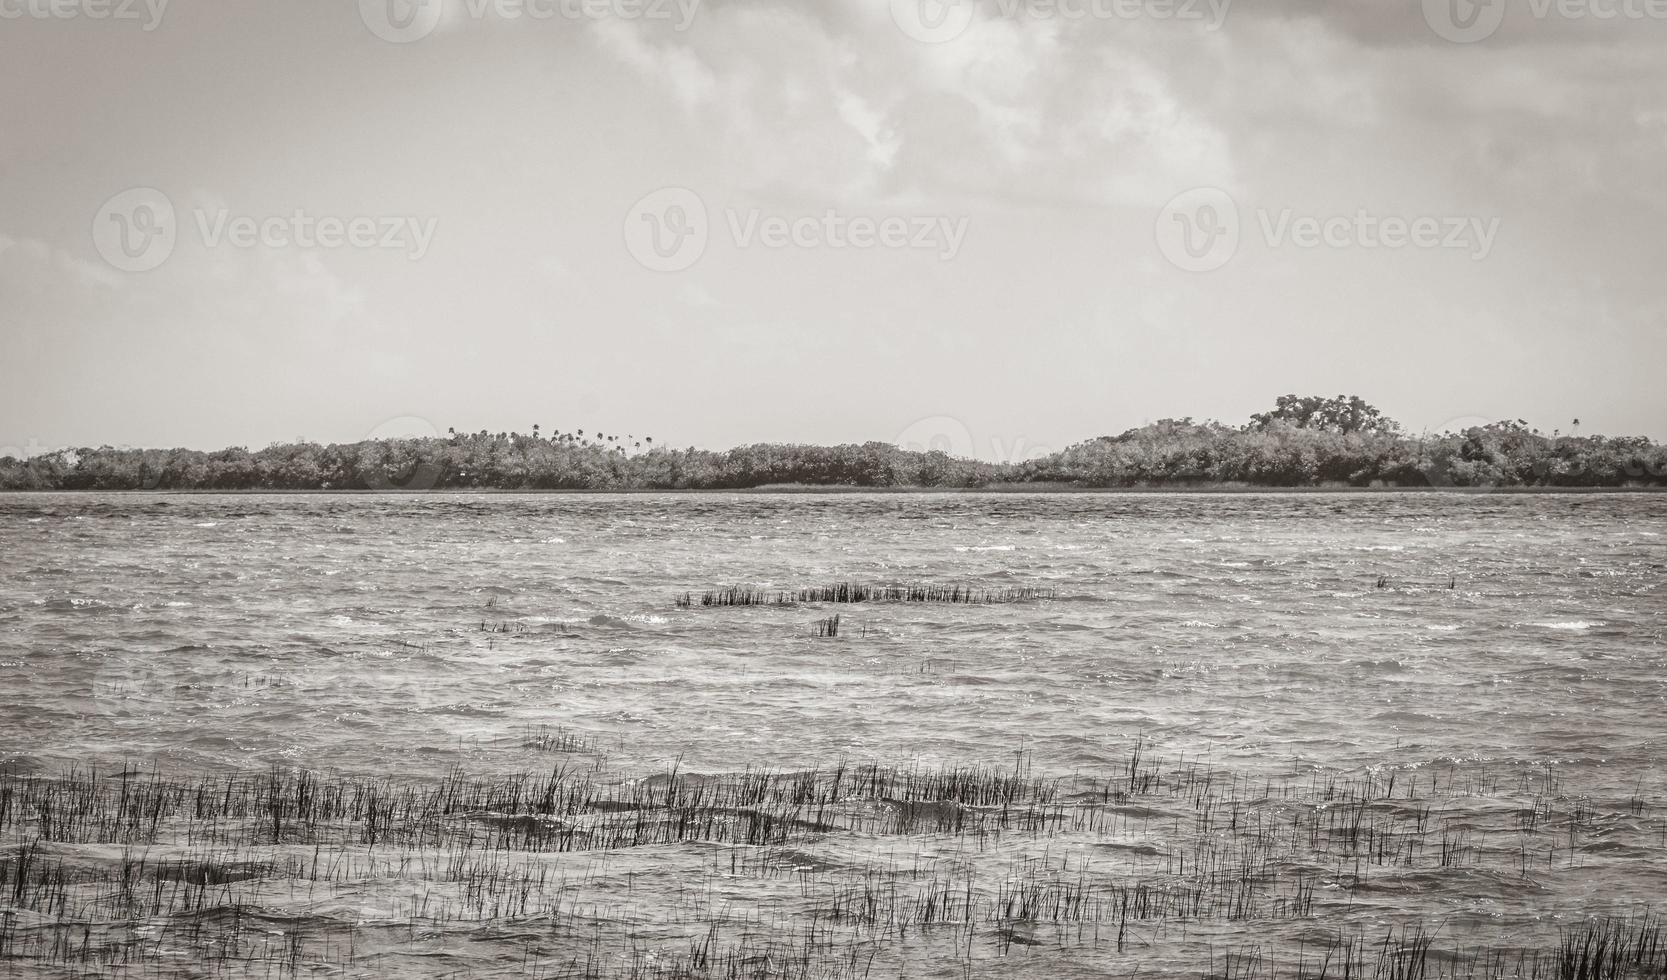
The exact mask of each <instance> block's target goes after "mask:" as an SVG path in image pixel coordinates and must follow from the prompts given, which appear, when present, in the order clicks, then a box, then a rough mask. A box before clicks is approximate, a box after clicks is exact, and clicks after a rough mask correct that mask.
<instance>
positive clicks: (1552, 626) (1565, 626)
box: [1528, 619, 1603, 630]
mask: <svg viewBox="0 0 1667 980" xmlns="http://www.w3.org/2000/svg"><path fill="white" fill-rule="evenodd" d="M1528 625H1530V626H1538V627H1540V628H1541V629H1548V630H1589V629H1591V628H1592V627H1594V626H1602V625H1603V623H1602V622H1601V621H1591V620H1585V619H1571V620H1567V621H1565V622H1560V623H1529V624H1528Z"/></svg>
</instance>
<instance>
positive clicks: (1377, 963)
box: [0, 727, 1667, 980]
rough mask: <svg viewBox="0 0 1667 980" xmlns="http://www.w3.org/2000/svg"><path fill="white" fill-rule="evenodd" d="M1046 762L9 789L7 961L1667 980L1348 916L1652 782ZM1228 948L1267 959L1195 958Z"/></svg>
mask: <svg viewBox="0 0 1667 980" xmlns="http://www.w3.org/2000/svg"><path fill="white" fill-rule="evenodd" d="M515 742H516V744H517V745H518V746H519V747H522V748H533V749H536V750H540V751H550V752H557V753H573V752H584V751H587V750H588V749H590V748H591V747H592V742H591V740H590V739H589V738H588V737H586V736H585V735H583V734H581V733H578V732H573V731H570V730H567V729H563V728H560V727H539V728H531V729H526V730H523V731H522V732H521V733H519V735H518V736H517V737H516V739H515ZM1033 766H1034V760H1033V759H1032V758H1031V757H1030V756H1029V755H1028V754H1027V753H1020V754H1018V756H1017V757H1016V760H1015V762H1014V763H1013V764H1011V765H1000V766H991V765H941V766H940V765H926V764H920V763H917V764H911V765H882V764H878V763H866V764H850V763H838V764H835V765H832V766H829V767H825V768H815V769H808V770H792V771H781V770H771V769H761V768H744V769H741V770H739V771H736V772H728V773H717V774H702V773H691V772H687V771H683V770H682V768H681V767H680V766H673V767H671V768H670V769H668V770H666V771H662V772H647V773H643V772H615V771H611V770H609V769H607V768H606V767H605V766H602V765H600V764H598V765H595V766H576V765H571V764H568V762H567V761H566V760H563V761H562V764H559V765H556V766H554V767H553V768H550V769H548V770H545V771H539V772H527V773H517V774H508V775H494V774H471V773H469V772H466V771H463V770H454V771H451V772H449V773H446V774H445V775H443V776H442V777H440V778H435V779H416V778H409V779H407V778H369V777H363V776H354V775H350V774H340V773H315V772H309V771H305V770H288V769H273V770H269V771H262V772H162V771H149V772H143V771H134V770H122V771H119V772H112V773H105V772H100V771H95V770H85V769H82V770H69V771H64V772H60V773H57V774H55V775H50V776H41V775H38V774H37V775H23V774H3V773H0V975H4V974H5V973H6V972H7V970H9V969H11V968H13V967H15V968H16V970H17V971H20V972H21V973H22V974H23V975H35V974H39V973H57V974H62V975H73V976H80V975H89V976H91V975H96V976H110V975H114V976H135V977H138V976H155V977H166V978H170V980H173V978H180V980H183V978H184V977H186V976H209V977H221V976H225V977H231V976H263V977H294V976H301V975H347V976H379V975H398V974H403V973H406V972H411V971H415V970H418V969H430V968H429V967H425V966H423V964H425V963H428V962H431V961H430V960H427V959H425V957H428V956H431V955H432V954H433V947H434V944H435V942H436V938H435V937H445V939H444V941H445V943H446V944H447V945H448V947H451V946H455V947H457V948H458V949H464V948H470V949H474V948H477V947H478V948H479V949H483V950H491V951H492V955H493V956H494V957H495V962H497V963H498V964H499V966H500V967H501V969H500V970H499V971H498V972H500V973H503V974H504V975H524V976H535V977H554V976H571V977H596V978H612V977H631V976H663V977H689V978H694V977H713V976H726V977H727V976H734V977H789V976H791V977H805V978H810V977H851V978H855V977H862V976H881V975H918V974H919V973H921V972H933V973H945V974H949V973H953V974H955V975H965V974H968V973H970V974H972V975H978V974H979V973H982V972H985V970H984V966H985V965H986V961H988V960H993V959H1000V958H1002V957H1009V956H1014V957H1017V956H1036V957H1044V956H1058V957H1063V958H1064V960H1061V961H1047V962H1067V961H1068V962H1075V961H1077V960H1083V961H1085V962H1093V963H1094V964H1096V967H1097V968H1102V969H1104V970H1106V971H1112V972H1123V971H1125V970H1126V971H1128V972H1134V971H1135V970H1139V969H1144V968H1145V967H1147V966H1153V965H1154V961H1153V960H1151V959H1150V958H1149V957H1150V956H1152V955H1155V954H1154V952H1153V951H1154V950H1161V949H1163V948H1165V946H1166V944H1167V945H1168V946H1173V947H1174V949H1175V950H1177V951H1180V952H1171V953H1169V954H1166V955H1169V956H1170V957H1171V959H1169V960H1165V961H1162V962H1163V963H1164V964H1167V966H1166V968H1167V969H1169V970H1171V971H1173V970H1174V968H1175V963H1176V962H1177V961H1176V960H1175V959H1173V957H1174V956H1178V955H1183V954H1184V953H1185V951H1186V950H1196V951H1197V952H1198V953H1199V954H1200V958H1199V961H1198V970H1199V973H1200V974H1201V975H1206V976H1243V977H1249V976H1256V977H1263V978H1269V980H1272V978H1279V977H1286V976H1289V977H1291V978H1292V980H1303V978H1313V977H1347V978H1357V977H1360V978H1364V977H1371V978H1373V980H1435V978H1444V977H1454V978H1457V977H1460V976H1464V977H1472V976H1477V977H1479V976H1489V977H1492V976H1523V977H1533V978H1545V980H1550V978H1552V977H1554V976H1555V977H1556V978H1558V980H1632V978H1639V980H1643V978H1656V977H1661V976H1667V951H1664V949H1663V944H1662V941H1661V938H1662V936H1661V932H1662V930H1661V926H1660V922H1659V920H1658V919H1657V918H1655V917H1654V916H1653V915H1651V914H1649V913H1642V914H1636V915H1627V914H1616V913H1614V912H1613V911H1612V910H1609V909H1602V908H1594V909H1592V910H1590V914H1586V912H1587V910H1585V909H1580V908H1564V909H1563V910H1562V911H1566V912H1578V913H1581V914H1580V924H1579V925H1576V926H1570V927H1567V928H1565V929H1564V930H1563V931H1562V932H1561V933H1560V934H1557V935H1555V936H1548V937H1546V939H1547V940H1548V942H1547V944H1544V945H1540V946H1537V947H1523V946H1517V947H1510V948H1506V947H1497V948H1496V947H1493V946H1489V945H1487V944H1485V943H1473V944H1469V945H1466V944H1465V943H1464V942H1462V941H1460V940H1459V939H1457V938H1453V939H1445V938H1444V939H1442V940H1441V941H1440V942H1438V940H1437V937H1438V936H1443V935H1444V933H1442V932H1441V931H1440V930H1441V926H1440V923H1436V922H1424V921H1421V920H1419V919H1418V918H1417V917H1416V916H1412V915H1401V916H1399V919H1400V921H1393V922H1391V923H1389V924H1388V925H1386V926H1383V927H1374V929H1375V931H1368V930H1365V929H1362V928H1360V927H1358V926H1356V927H1345V928H1343V929H1341V930H1340V931H1336V932H1332V933H1329V934H1327V932H1326V929H1325V925H1326V924H1327V923H1329V922H1332V921H1340V922H1347V921H1355V922H1358V921H1360V920H1359V917H1357V916H1353V915H1349V914H1347V913H1348V910H1350V909H1353V908H1355V907H1356V906H1357V904H1359V903H1363V902H1366V901H1367V900H1368V899H1369V897H1370V896H1371V895H1372V894H1374V893H1375V892H1380V891H1381V889H1382V888H1385V887H1387V888H1402V887H1404V885H1403V884H1402V883H1403V882H1405V881H1407V880H1423V879H1428V878H1433V877H1439V876H1444V875H1452V876H1458V877H1463V878H1465V879H1467V880H1468V879H1469V878H1470V877H1471V876H1475V875H1481V874H1486V875H1492V876H1496V877H1505V878H1508V879H1522V880H1524V887H1531V886H1532V882H1533V881H1535V880H1547V881H1549V880H1553V879H1555V877H1556V876H1557V875H1558V874H1560V873H1562V869H1563V868H1565V867H1567V866H1568V864H1567V855H1569V854H1570V853H1571V852H1572V851H1578V850H1579V849H1581V848H1583V847H1585V846H1586V845H1587V844H1589V843H1590V844H1594V845H1601V846H1605V847H1607V846H1610V845H1612V844H1615V843H1624V842H1625V841H1626V840H1628V839H1629V838H1628V837H1627V836H1626V835H1627V834H1629V833H1630V834H1632V835H1633V836H1638V835H1647V834H1653V831H1652V830H1649V829H1648V827H1649V826H1650V825H1651V814H1652V813H1653V812H1654V810H1653V804H1652V803H1651V801H1650V800H1649V799H1648V798H1647V797H1646V796H1645V794H1644V789H1643V787H1642V786H1635V787H1630V788H1629V789H1628V792H1629V793H1630V796H1629V798H1628V799H1626V800H1624V801H1617V802H1614V804H1613V806H1610V805H1609V804H1608V803H1606V802H1605V801H1603V800H1601V799H1599V798H1597V797H1594V796H1592V795H1589V794H1584V793H1579V792H1572V791H1571V789H1572V787H1571V786H1569V785H1567V782H1568V780H1567V778H1566V777H1565V776H1564V775H1562V774H1561V773H1560V772H1559V771H1558V770H1556V769H1555V768H1554V767H1550V766H1544V767H1531V768H1509V767H1492V768H1487V769H1477V768H1474V767H1467V766H1460V765H1452V766H1447V767H1436V768H1431V769H1413V770H1404V771H1402V770H1395V769H1387V770H1381V771H1379V770H1364V771H1360V772H1350V773H1344V772H1334V771H1325V770H1314V769H1309V768H1293V769H1291V770H1290V771H1288V772H1285V773H1283V774H1277V775H1274V774H1264V775H1259V776H1255V777H1252V776H1249V775H1247V774H1244V773H1238V772H1234V771H1231V770H1228V769H1223V768H1221V767H1219V766H1217V765H1214V764H1212V763H1211V762H1210V761H1209V760H1207V759H1189V758H1186V757H1181V758H1177V759H1165V758H1162V757H1160V756H1159V755H1157V754H1156V753H1155V752H1154V748H1153V746H1152V745H1150V744H1149V743H1148V742H1147V741H1146V740H1145V739H1144V738H1142V739H1140V740H1138V741H1137V742H1136V743H1135V744H1134V745H1133V746H1132V748H1131V749H1130V751H1129V752H1128V753H1127V755H1126V757H1125V758H1124V759H1123V760H1122V761H1121V762H1116V763H1112V764H1108V765H1106V766H1105V767H1104V768H1102V769H1100V770H1099V771H1094V772H1084V771H1077V772H1072V773H1069V774H1054V773H1039V772H1037V771H1035V769H1034V768H1033ZM1475 796H1483V797H1486V798H1488V799H1489V800H1490V804H1489V805H1488V806H1486V807H1482V808H1475V807H1464V806H1459V805H1457V804H1456V802H1455V801H1460V800H1466V799H1470V798H1472V797H1475ZM1611 810H1613V811H1614V812H1616V813H1620V812H1624V813H1625V814H1626V815H1627V820H1626V824H1625V827H1623V826H1622V825H1619V824H1617V823H1615V822H1614V821H1613V820H1610V819H1607V818H1606V816H1605V815H1606V814H1608V813H1610V812H1611ZM1626 827H1630V828H1633V829H1632V830H1626V829H1625V828H1626ZM633 855H635V857H633ZM1559 855H1561V856H1562V857H1561V858H1559ZM631 861H636V862H638V863H634V864H626V865H625V866H626V867H628V868H633V869H636V870H634V871H631V872H629V873H627V874H625V875H623V876H622V875H621V874H620V873H619V872H618V870H617V868H618V866H619V865H620V863H621V862H631ZM639 875H640V876H644V877H642V878H641V881H640V882H639V883H638V884H637V885H635V886H633V885H631V884H630V883H631V882H632V881H633V880H636V878H637V876H639ZM1531 876H1532V877H1531ZM331 909H345V910H347V912H346V913H344V914H343V915H342V916H335V915H333V914H321V913H318V912H317V911H316V910H331ZM1334 917H1335V918H1334ZM1328 935H1329V938H1326V937H1327V936H1328ZM1218 936H1229V937H1231V936H1237V937H1244V938H1251V937H1254V941H1253V942H1250V943H1248V944H1246V945H1242V946H1233V945H1229V946H1227V947H1225V948H1223V949H1214V948H1210V949H1206V948H1204V947H1200V946H1198V945H1197V943H1198V942H1199V941H1200V940H1199V939H1198V938H1196V937H1218ZM1317 936H1318V937H1321V938H1319V939H1316V937H1317ZM511 937H513V941H514V942H520V943H524V944H525V946H524V949H525V951H526V953H525V955H526V960H525V962H524V963H523V964H522V965H521V969H520V970H519V973H517V971H516V970H515V969H513V968H512V967H509V966H504V959H503V948H502V944H503V943H504V942H505V941H510V939H511ZM1166 937H1167V938H1166ZM1290 937H1298V938H1297V939H1295V940H1293V939H1291V938H1290ZM1299 943H1300V945H1299ZM1039 962H1042V961H1039ZM461 972H463V973H465V974H467V971H466V970H463V971H461ZM1001 972H1012V969H1010V968H1003V969H1002V971H1001Z"/></svg>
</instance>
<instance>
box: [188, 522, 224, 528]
mask: <svg viewBox="0 0 1667 980" xmlns="http://www.w3.org/2000/svg"><path fill="white" fill-rule="evenodd" d="M191 526H192V527H219V526H220V522H219V521H204V522H202V523H201V524H193V525H191Z"/></svg>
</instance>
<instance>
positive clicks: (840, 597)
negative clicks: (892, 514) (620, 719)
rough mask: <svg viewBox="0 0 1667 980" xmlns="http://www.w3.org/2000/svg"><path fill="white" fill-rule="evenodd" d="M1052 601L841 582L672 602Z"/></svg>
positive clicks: (955, 588)
mask: <svg viewBox="0 0 1667 980" xmlns="http://www.w3.org/2000/svg"><path fill="white" fill-rule="evenodd" d="M1055 597H1056V593H1055V590H1053V589H1043V588H1017V587H1016V588H1004V589H979V588H974V587H972V586H966V585H947V586H945V585H924V584H917V585H868V584H864V583H858V582H841V583H837V584H834V585H824V586H816V587H811V588H801V589H797V590H786V589H760V588H749V587H744V586H731V587H729V588H725V589H710V590H707V591H705V592H702V593H699V594H698V595H697V594H696V593H693V592H685V593H683V594H682V595H680V596H678V597H677V598H676V605H677V607H678V608H680V609H692V608H694V607H695V606H700V607H703V608H711V607H730V606H796V605H804V604H809V603H827V604H837V603H845V604H855V603H869V602H871V603H950V604H959V605H995V604H1003V603H1015V602H1035V601H1039V600H1043V599H1053V598H1055Z"/></svg>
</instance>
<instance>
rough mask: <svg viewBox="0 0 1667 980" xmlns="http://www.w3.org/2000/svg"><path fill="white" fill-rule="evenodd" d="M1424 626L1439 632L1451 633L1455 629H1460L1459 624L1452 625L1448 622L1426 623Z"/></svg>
mask: <svg viewBox="0 0 1667 980" xmlns="http://www.w3.org/2000/svg"><path fill="white" fill-rule="evenodd" d="M1424 628H1425V629H1427V630H1435V631H1436V632H1438V633H1451V632H1453V631H1454V630H1457V629H1458V627H1457V626H1452V625H1447V624H1439V623H1425V624H1424Z"/></svg>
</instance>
